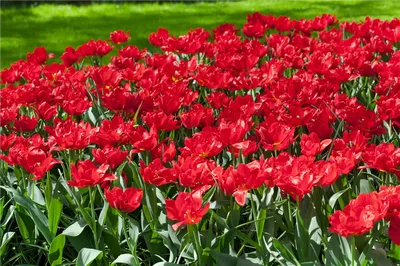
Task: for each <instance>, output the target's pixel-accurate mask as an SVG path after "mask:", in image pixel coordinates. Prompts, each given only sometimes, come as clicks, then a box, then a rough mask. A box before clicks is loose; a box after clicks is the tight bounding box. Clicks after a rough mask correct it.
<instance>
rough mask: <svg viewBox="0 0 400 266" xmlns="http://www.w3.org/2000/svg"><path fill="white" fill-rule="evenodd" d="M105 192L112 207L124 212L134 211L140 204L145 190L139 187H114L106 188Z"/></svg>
mask: <svg viewBox="0 0 400 266" xmlns="http://www.w3.org/2000/svg"><path fill="white" fill-rule="evenodd" d="M104 194H105V196H106V199H107V201H108V203H109V204H110V206H111V208H113V209H117V210H120V211H122V212H126V213H129V212H133V211H134V210H136V209H137V208H138V207H139V206H140V202H141V201H142V197H143V191H142V190H141V189H138V188H133V187H130V188H127V189H125V190H122V189H121V188H120V187H113V189H112V190H108V189H107V190H105V191H104Z"/></svg>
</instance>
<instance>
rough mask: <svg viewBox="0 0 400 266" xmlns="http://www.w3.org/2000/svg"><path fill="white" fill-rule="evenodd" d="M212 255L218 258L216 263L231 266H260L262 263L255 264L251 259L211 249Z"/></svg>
mask: <svg viewBox="0 0 400 266" xmlns="http://www.w3.org/2000/svg"><path fill="white" fill-rule="evenodd" d="M211 255H212V256H213V257H214V258H215V260H216V265H229V266H259V265H260V264H255V263H253V262H251V261H249V260H246V259H241V258H238V257H235V256H231V255H229V254H225V253H220V252H217V251H214V250H211Z"/></svg>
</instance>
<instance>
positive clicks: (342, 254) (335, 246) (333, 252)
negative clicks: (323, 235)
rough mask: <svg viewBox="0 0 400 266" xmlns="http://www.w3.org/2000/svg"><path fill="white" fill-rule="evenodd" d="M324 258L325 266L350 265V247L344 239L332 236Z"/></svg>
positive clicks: (335, 235)
mask: <svg viewBox="0 0 400 266" xmlns="http://www.w3.org/2000/svg"><path fill="white" fill-rule="evenodd" d="M325 256H326V262H325V265H351V245H350V243H349V242H348V240H347V239H346V238H345V237H343V236H339V235H337V234H333V235H332V236H331V237H330V238H329V242H328V246H327V249H326V254H325Z"/></svg>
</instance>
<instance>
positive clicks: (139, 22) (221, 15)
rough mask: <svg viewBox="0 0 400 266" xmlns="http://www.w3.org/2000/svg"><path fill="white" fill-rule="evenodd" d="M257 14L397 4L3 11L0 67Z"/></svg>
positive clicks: (399, 5)
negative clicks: (41, 50) (38, 53)
mask: <svg viewBox="0 0 400 266" xmlns="http://www.w3.org/2000/svg"><path fill="white" fill-rule="evenodd" d="M255 11H259V12H261V13H265V14H269V13H272V14H274V15H286V16H290V17H291V18H297V19H299V18H303V17H304V18H312V17H314V16H316V15H321V14H323V13H330V14H336V15H337V17H338V18H339V19H340V20H354V21H359V20H362V19H364V18H365V17H366V16H370V17H373V18H381V19H392V18H395V17H400V1H282V0H281V1H264V0H258V1H257V0H251V1H243V2H219V3H196V4H182V3H164V4H134V3H127V4H120V5H118V4H93V5H87V6H79V7H78V6H69V5H49V4H44V5H39V6H37V7H32V8H3V9H1V11H0V15H1V62H0V67H1V69H2V68H5V67H8V66H9V65H10V64H11V63H13V62H15V61H17V60H19V59H25V55H26V53H27V52H30V51H32V50H33V49H34V48H35V47H38V46H45V47H46V49H47V50H48V51H49V52H53V53H55V55H56V57H59V56H60V55H61V54H62V52H63V51H64V49H65V47H67V46H68V45H71V46H72V47H74V48H76V47H78V46H79V45H81V44H82V43H84V42H87V41H88V40H90V39H107V38H108V34H109V32H111V31H114V30H117V29H123V30H130V31H131V37H132V39H131V40H130V43H131V44H134V45H137V46H139V47H147V46H149V42H148V40H147V37H148V35H149V34H150V33H151V32H154V31H157V29H158V28H159V27H163V28H167V29H168V30H169V31H170V32H171V33H172V34H176V35H178V34H183V33H186V32H187V31H188V30H189V29H190V28H196V27H204V28H206V29H213V28H214V27H215V26H217V25H219V24H222V23H227V22H229V23H235V24H237V25H238V26H242V25H243V23H244V22H245V20H246V14H248V13H252V12H255Z"/></svg>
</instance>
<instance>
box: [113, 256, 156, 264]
mask: <svg viewBox="0 0 400 266" xmlns="http://www.w3.org/2000/svg"><path fill="white" fill-rule="evenodd" d="M117 263H121V264H126V265H131V266H137V265H139V263H138V261H137V257H135V256H133V255H131V254H121V255H119V256H118V258H116V259H115V260H114V261H113V262H112V263H111V266H113V265H115V264H117ZM155 265H157V264H155Z"/></svg>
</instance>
